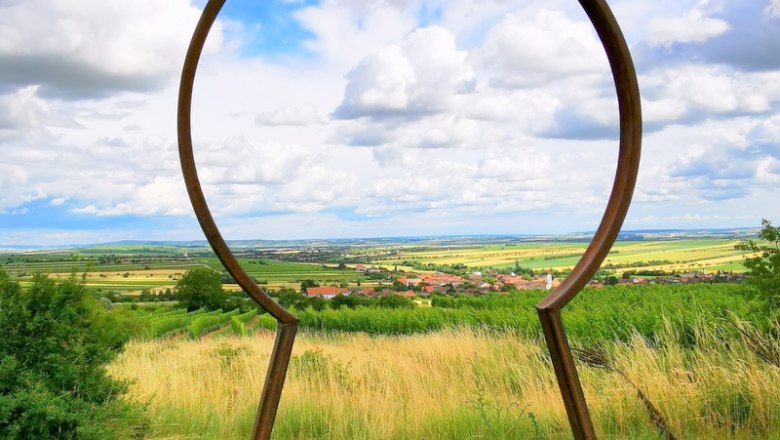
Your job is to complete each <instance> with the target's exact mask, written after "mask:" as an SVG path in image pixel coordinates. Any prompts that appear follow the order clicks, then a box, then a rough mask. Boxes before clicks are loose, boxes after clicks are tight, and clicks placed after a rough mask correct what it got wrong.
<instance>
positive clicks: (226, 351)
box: [111, 330, 780, 440]
mask: <svg viewBox="0 0 780 440" xmlns="http://www.w3.org/2000/svg"><path fill="white" fill-rule="evenodd" d="M700 333H701V334H699V335H698V339H697V341H698V345H697V346H696V348H683V347H681V346H680V344H679V343H678V340H679V339H680V335H677V334H674V332H672V331H668V332H667V334H666V335H665V336H664V337H663V338H661V339H660V341H659V342H658V345H657V346H653V347H651V346H650V345H648V343H647V341H646V340H645V339H643V338H641V337H636V338H634V339H633V340H632V341H630V342H629V343H614V344H608V345H607V347H606V350H607V351H608V352H609V353H610V354H611V355H612V356H613V358H614V359H615V365H616V366H618V367H619V369H620V371H622V372H624V373H625V375H626V378H628V379H629V380H630V381H631V382H633V383H635V384H636V385H637V386H638V387H639V388H641V389H642V390H643V392H644V394H645V395H646V396H647V397H648V399H650V400H651V401H652V402H653V403H654V405H655V406H656V407H657V408H658V409H659V410H660V412H661V414H662V415H663V417H664V418H665V419H666V421H667V422H668V424H669V427H670V428H671V429H672V431H673V432H674V433H675V434H676V436H677V438H681V439H682V438H688V439H704V438H707V439H727V438H728V439H766V438H780V420H778V414H779V413H778V411H780V403H778V402H777V396H780V374H778V373H779V372H778V369H777V368H775V367H773V366H771V365H769V364H766V363H764V362H762V361H761V360H759V359H757V358H756V357H755V356H754V355H753V354H752V353H750V352H749V350H748V349H747V348H746V346H745V345H744V344H743V343H742V342H741V341H740V339H739V338H734V339H733V340H730V342H728V343H727V342H723V341H721V340H719V339H718V338H717V337H716V336H715V335H714V334H710V333H707V332H703V331H702V332H700ZM272 343H273V335H272V334H269V333H262V334H259V335H255V336H252V337H248V338H234V337H227V338H214V339H210V340H206V341H201V342H198V341H176V342H164V341H148V342H141V341H137V342H133V343H131V344H130V345H129V346H128V348H127V350H126V352H125V353H124V354H123V355H122V356H121V357H120V358H119V359H118V360H117V361H116V362H115V363H114V364H113V365H112V367H111V372H112V374H114V375H115V376H118V377H121V378H126V379H131V380H133V381H134V383H133V384H132V386H131V391H130V398H131V399H133V400H136V401H140V402H148V404H149V407H148V408H149V414H150V417H151V419H152V426H153V438H157V439H163V438H165V439H185V438H187V439H192V438H204V439H242V438H248V434H249V430H250V429H251V423H252V420H253V415H254V411H255V407H256V404H257V400H258V398H259V392H260V389H261V387H262V384H263V381H264V379H265V369H266V367H267V362H268V353H269V352H270V350H271V346H272ZM545 352H546V351H545V350H543V349H542V346H541V344H540V342H539V341H529V340H522V339H518V338H517V337H515V336H512V335H510V334H495V333H493V334H489V333H485V332H479V331H467V330H462V331H446V332H440V333H432V334H425V335H415V336H404V337H392V336H380V337H376V336H368V335H362V334H335V335H322V334H303V335H300V336H299V338H298V340H297V341H296V345H295V352H294V353H295V357H294V359H293V361H292V363H291V366H290V370H289V374H288V379H287V383H286V385H285V390H284V394H283V397H282V404H281V407H280V410H279V415H278V417H277V425H276V428H275V436H274V438H276V439H320V438H326V439H343V440H352V439H367V440H368V439H421V438H425V439H429V440H430V439H469V438H470V439H478V438H481V439H490V438H506V439H526V438H530V439H533V438H544V439H548V438H560V439H565V438H570V437H569V433H568V424H567V421H566V416H565V412H564V409H563V405H562V403H561V398H560V395H559V394H558V389H557V386H556V384H555V379H554V375H553V373H552V370H551V366H550V364H549V361H548V360H547V357H546V355H545ZM579 369H580V374H581V379H582V383H583V388H584V390H585V393H586V395H587V396H588V399H589V405H590V409H591V412H592V414H593V419H594V423H595V425H596V429H597V432H599V433H600V438H631V439H635V438H646V439H654V438H657V435H656V432H655V431H654V428H653V425H652V423H651V422H650V421H649V419H648V416H647V412H646V411H645V407H644V406H643V405H642V403H641V402H640V401H639V400H638V399H636V390H635V389H634V388H633V387H632V386H631V385H630V384H629V383H627V381H626V380H625V379H623V378H621V377H620V376H619V375H618V374H615V373H614V372H610V371H604V370H599V369H591V368H588V367H586V366H584V365H581V366H580V367H579Z"/></svg>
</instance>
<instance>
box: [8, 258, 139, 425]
mask: <svg viewBox="0 0 780 440" xmlns="http://www.w3.org/2000/svg"><path fill="white" fill-rule="evenodd" d="M0 328H2V329H3V337H2V338H0V438H3V439H55V438H56V439H96V440H97V439H105V438H112V439H129V438H137V436H138V435H142V434H143V430H144V424H143V423H142V422H140V415H139V414H140V410H139V408H137V407H134V406H132V405H131V404H129V403H125V402H123V401H121V400H118V397H119V396H121V395H122V394H123V393H124V392H125V390H126V384H125V383H122V382H119V381H117V380H115V379H113V378H111V377H109V376H108V375H107V373H106V371H105V365H106V364H107V363H108V362H110V361H111V360H112V359H113V358H114V357H115V356H116V355H117V353H118V352H119V351H120V350H121V349H122V347H123V345H124V343H125V342H126V338H127V335H126V333H125V332H124V331H123V330H122V328H121V326H120V325H119V323H118V322H117V321H116V319H115V318H114V316H113V315H112V314H110V313H109V312H108V311H107V310H106V309H105V308H104V307H102V306H101V305H100V304H99V303H98V302H97V300H96V299H95V298H93V297H92V296H90V295H89V294H88V293H87V292H86V290H85V289H84V286H83V284H82V283H80V282H78V281H77V280H76V279H75V278H71V279H69V280H67V281H64V282H62V283H55V282H54V281H53V280H50V279H48V278H47V277H46V276H45V275H36V276H35V277H34V278H33V282H32V285H31V286H30V288H29V289H28V290H26V291H23V290H22V289H21V288H20V286H19V284H17V283H14V282H12V281H10V279H9V278H8V276H7V275H6V274H5V273H4V272H2V271H0Z"/></svg>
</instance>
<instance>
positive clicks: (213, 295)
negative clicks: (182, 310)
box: [176, 267, 227, 311]
mask: <svg viewBox="0 0 780 440" xmlns="http://www.w3.org/2000/svg"><path fill="white" fill-rule="evenodd" d="M176 298H177V299H178V300H179V304H180V305H182V306H184V307H186V308H187V310H188V311H192V310H197V309H200V308H205V309H207V310H216V309H221V308H224V307H225V304H226V303H227V295H225V292H224V291H223V290H222V283H221V282H220V274H219V272H217V271H214V270H211V269H207V268H205V267H196V268H195V269H191V270H188V271H187V272H186V273H185V274H184V275H183V276H182V277H181V279H180V280H179V282H178V283H176Z"/></svg>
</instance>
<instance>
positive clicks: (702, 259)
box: [377, 239, 743, 272]
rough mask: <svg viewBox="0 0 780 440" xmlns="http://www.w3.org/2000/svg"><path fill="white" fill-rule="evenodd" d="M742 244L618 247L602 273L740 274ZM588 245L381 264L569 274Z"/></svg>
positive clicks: (456, 251)
mask: <svg viewBox="0 0 780 440" xmlns="http://www.w3.org/2000/svg"><path fill="white" fill-rule="evenodd" d="M739 242H740V240H731V239H699V240H674V241H650V242H644V241H642V242H625V241H624V242H617V243H615V245H614V246H613V247H612V250H611V251H610V254H609V256H608V257H607V259H606V260H605V261H604V264H603V265H602V268H604V269H608V270H615V271H620V270H624V269H626V268H631V269H633V270H663V271H666V272H671V271H678V272H686V271H688V272H690V271H700V270H706V271H709V272H715V271H718V270H720V271H740V270H742V265H741V262H742V256H743V253H742V252H740V251H737V250H735V249H734V246H735V245H736V244H737V243H739ZM586 246H587V243H556V242H552V243H520V244H506V245H492V246H481V245H474V246H463V247H448V248H433V247H431V248H420V247H413V248H403V247H400V248H397V249H396V254H395V255H393V256H392V257H390V258H383V259H378V260H377V263H379V264H382V265H384V266H387V267H389V266H394V265H402V266H404V263H405V262H418V263H422V264H429V263H430V264H435V265H453V264H465V265H466V266H468V267H474V268H487V267H492V268H504V267H510V268H511V267H515V265H516V264H517V265H519V266H521V267H526V268H531V269H547V268H551V269H555V270H558V271H565V270H569V269H571V268H572V267H574V265H575V264H576V263H577V260H578V259H579V257H580V255H582V253H583V252H584V251H585V248H586Z"/></svg>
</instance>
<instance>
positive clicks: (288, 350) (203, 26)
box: [177, 0, 298, 440]
mask: <svg viewBox="0 0 780 440" xmlns="http://www.w3.org/2000/svg"><path fill="white" fill-rule="evenodd" d="M224 3H225V0H209V2H208V4H207V5H206V7H205V8H204V9H203V14H202V15H201V17H200V21H198V25H197V26H196V27H195V32H194V34H193V35H192V40H191V41H190V47H189V49H188V50H187V56H186V58H185V60H184V67H183V69H182V74H181V83H180V84H179V108H178V121H177V130H178V138H179V158H180V161H181V170H182V174H183V175H184V182H185V184H186V186H187V193H188V194H189V197H190V201H191V202H192V208H193V209H194V210H195V215H196V216H197V218H198V222H200V227H201V229H203V233H204V234H205V235H206V238H207V239H208V241H209V244H211V247H212V249H214V253H216V254H217V257H219V260H220V261H221V262H222V265H223V266H225V268H226V269H227V271H228V272H229V273H230V275H232V276H233V278H234V279H235V280H236V282H237V283H238V285H239V286H241V288H242V289H244V291H245V292H247V293H248V294H249V296H250V297H252V299H253V300H255V301H256V302H257V303H258V304H259V305H260V306H261V307H262V308H263V309H265V310H266V311H268V313H270V314H271V315H272V316H273V317H274V318H276V320H277V322H278V327H277V333H276V341H275V343H274V348H273V352H272V353H271V360H270V364H269V368H268V373H267V375H266V379H265V385H264V386H263V393H262V396H261V397H260V404H259V406H258V408H257V417H256V418H255V424H254V428H253V429H252V437H251V438H252V439H253V440H267V439H269V438H270V437H271V431H272V430H273V426H274V419H275V418H276V411H277V409H278V407H279V399H280V398H281V395H282V387H283V386H284V379H285V376H286V375H287V366H288V364H289V362H290V356H291V355H292V347H293V343H294V342H295V333H296V330H297V328H298V318H296V317H295V316H294V315H292V314H291V313H290V312H288V311H287V310H285V309H284V308H283V307H282V306H280V305H279V304H277V303H276V301H274V300H273V299H272V298H271V297H269V296H268V295H267V294H266V293H265V292H263V290H262V289H261V288H260V287H259V286H258V285H257V284H256V283H255V282H254V280H252V278H251V277H249V275H247V273H246V272H245V271H244V269H243V268H241V265H239V264H238V261H236V259H235V257H233V254H232V253H231V252H230V249H229V248H228V246H227V244H226V243H225V240H224V239H223V238H222V235H221V234H220V233H219V230H218V229H217V225H216V223H214V218H213V217H212V216H211V212H210V211H209V207H208V205H207V204H206V199H205V197H204V196H203V190H202V189H201V186H200V180H199V179H198V172H197V169H196V167H195V158H194V156H193V152H192V132H191V121H190V116H191V111H190V110H191V105H192V88H193V84H194V81H195V72H196V70H197V67H198V60H199V59H200V54H201V52H202V51H203V44H204V43H205V41H206V37H207V36H208V33H209V30H210V29H211V26H212V24H213V23H214V20H216V18H217V14H219V10H220V9H221V8H222V5H223V4H224Z"/></svg>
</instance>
